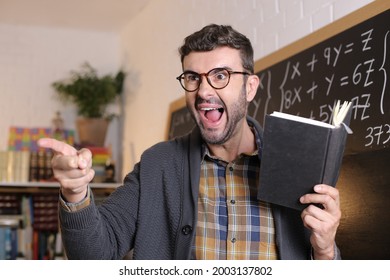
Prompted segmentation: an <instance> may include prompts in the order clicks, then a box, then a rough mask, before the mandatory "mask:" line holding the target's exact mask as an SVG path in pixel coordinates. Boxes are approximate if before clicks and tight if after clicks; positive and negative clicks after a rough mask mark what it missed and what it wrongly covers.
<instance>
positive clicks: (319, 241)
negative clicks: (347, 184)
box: [300, 184, 341, 259]
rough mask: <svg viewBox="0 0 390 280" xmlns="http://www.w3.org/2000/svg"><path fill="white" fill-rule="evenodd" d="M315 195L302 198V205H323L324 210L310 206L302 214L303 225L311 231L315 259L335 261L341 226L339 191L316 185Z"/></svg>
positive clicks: (311, 194)
mask: <svg viewBox="0 0 390 280" xmlns="http://www.w3.org/2000/svg"><path fill="white" fill-rule="evenodd" d="M314 191H315V193H310V194H306V195H304V196H302V197H301V198H300V202H301V203H304V204H306V203H313V204H320V205H322V206H323V207H322V209H321V208H320V207H317V206H315V205H309V206H308V207H306V208H305V209H304V210H303V211H302V214H301V217H302V221H303V224H304V225H305V227H307V228H308V229H310V230H311V236H310V242H311V245H312V247H313V250H314V251H313V256H314V259H333V258H334V250H335V238H336V232H337V228H338V226H339V224H340V218H341V210H340V196H339V191H338V190H337V189H336V188H334V187H331V186H328V185H324V184H321V185H316V186H315V187H314Z"/></svg>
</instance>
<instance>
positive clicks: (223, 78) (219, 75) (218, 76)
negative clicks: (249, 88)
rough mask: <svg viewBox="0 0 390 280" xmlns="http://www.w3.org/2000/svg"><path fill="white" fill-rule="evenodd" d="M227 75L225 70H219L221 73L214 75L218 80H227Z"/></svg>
mask: <svg viewBox="0 0 390 280" xmlns="http://www.w3.org/2000/svg"><path fill="white" fill-rule="evenodd" d="M226 77H227V75H226V73H225V72H219V73H216V74H215V75H214V78H215V79H216V80H225V79H226Z"/></svg>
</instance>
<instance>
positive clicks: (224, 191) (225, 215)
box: [193, 135, 278, 260]
mask: <svg viewBox="0 0 390 280" xmlns="http://www.w3.org/2000/svg"><path fill="white" fill-rule="evenodd" d="M256 136H257V135H256ZM256 138H257V142H258V141H260V140H259V138H258V137H256ZM201 164H202V166H201V175H200V184H199V197H198V223H197V226H196V238H195V244H194V246H193V256H194V258H195V259H217V260H224V259H227V260H237V259H252V260H253V259H266V260H267V259H268V260H269V259H277V258H278V256H277V251H276V244H275V230H274V221H273V217H272V211H271V208H270V206H269V205H268V204H267V203H265V202H261V201H258V200H257V186H258V183H259V182H258V178H259V166H260V162H259V158H258V154H257V151H256V152H255V153H253V154H251V155H247V154H242V155H240V156H239V157H238V158H237V159H236V160H234V161H233V162H230V163H228V162H225V161H222V160H220V159H218V158H215V157H212V156H211V155H210V153H209V151H208V149H207V147H206V146H205V147H204V155H203V160H202V163H201Z"/></svg>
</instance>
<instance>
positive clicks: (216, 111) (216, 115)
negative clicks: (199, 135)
mask: <svg viewBox="0 0 390 280" xmlns="http://www.w3.org/2000/svg"><path fill="white" fill-rule="evenodd" d="M199 110H200V111H201V112H203V116H204V117H205V118H206V119H207V120H209V121H211V122H217V121H219V120H220V119H221V117H222V115H223V112H224V109H223V108H222V107H220V108H212V107H204V108H200V109H199Z"/></svg>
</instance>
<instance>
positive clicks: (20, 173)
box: [0, 147, 115, 183]
mask: <svg viewBox="0 0 390 280" xmlns="http://www.w3.org/2000/svg"><path fill="white" fill-rule="evenodd" d="M86 148H88V149H90V150H91V152H92V155H93V157H92V168H93V169H94V170H95V177H94V180H93V182H94V183H103V182H110V183H112V182H113V179H114V174H113V173H114V172H115V170H114V165H113V162H111V161H110V159H111V152H110V149H109V148H108V147H86ZM52 157H53V153H52V152H51V151H50V150H40V151H0V182H47V181H54V178H53V171H52V168H51V160H52ZM107 171H109V172H107Z"/></svg>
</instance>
